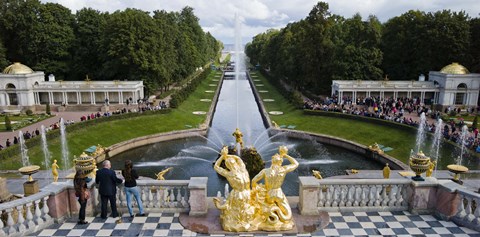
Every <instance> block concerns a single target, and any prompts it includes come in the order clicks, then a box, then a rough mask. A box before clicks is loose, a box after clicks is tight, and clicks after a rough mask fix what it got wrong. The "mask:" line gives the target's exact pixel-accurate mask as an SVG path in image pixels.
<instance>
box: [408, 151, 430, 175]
mask: <svg viewBox="0 0 480 237" xmlns="http://www.w3.org/2000/svg"><path fill="white" fill-rule="evenodd" d="M431 162H432V161H431V160H430V157H427V156H426V155H425V154H423V152H422V151H419V152H418V153H417V154H413V155H412V156H410V162H409V165H410V168H411V169H412V171H413V172H415V174H416V176H414V177H412V179H413V180H415V181H424V180H425V179H424V178H423V177H422V174H423V173H425V172H426V171H427V170H428V168H429V167H430V163H431Z"/></svg>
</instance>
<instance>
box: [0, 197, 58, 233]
mask: <svg viewBox="0 0 480 237" xmlns="http://www.w3.org/2000/svg"><path fill="white" fill-rule="evenodd" d="M49 198H50V192H40V193H36V194H33V195H31V196H28V197H25V198H22V199H17V200H14V201H10V202H6V203H3V204H0V214H1V220H0V236H25V235H27V234H30V233H33V232H35V231H38V230H40V229H42V228H45V227H46V226H48V225H51V224H53V218H52V217H51V216H50V214H49V212H50V210H49V207H48V204H47V203H48V199H49Z"/></svg>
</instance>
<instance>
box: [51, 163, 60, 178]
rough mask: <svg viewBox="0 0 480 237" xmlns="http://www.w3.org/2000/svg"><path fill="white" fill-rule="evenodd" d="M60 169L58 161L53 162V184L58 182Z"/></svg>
mask: <svg viewBox="0 0 480 237" xmlns="http://www.w3.org/2000/svg"><path fill="white" fill-rule="evenodd" d="M57 169H60V167H59V166H58V165H57V160H53V164H52V175H53V182H58V170H57Z"/></svg>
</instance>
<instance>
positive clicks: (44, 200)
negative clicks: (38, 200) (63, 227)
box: [42, 196, 52, 221]
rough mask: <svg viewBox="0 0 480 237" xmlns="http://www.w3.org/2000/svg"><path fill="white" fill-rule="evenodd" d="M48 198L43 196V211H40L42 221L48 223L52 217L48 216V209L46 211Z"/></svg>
mask: <svg viewBox="0 0 480 237" xmlns="http://www.w3.org/2000/svg"><path fill="white" fill-rule="evenodd" d="M49 198H50V197H49V196H45V197H43V209H42V212H43V219H44V220H45V221H48V220H50V219H52V217H51V216H50V214H49V212H50V209H48V202H47V201H48V199H49Z"/></svg>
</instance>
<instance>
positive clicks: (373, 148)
mask: <svg viewBox="0 0 480 237" xmlns="http://www.w3.org/2000/svg"><path fill="white" fill-rule="evenodd" d="M368 149H370V150H371V151H373V152H377V153H378V154H380V155H382V154H383V150H382V149H381V148H380V145H378V143H376V142H375V143H373V145H370V146H368Z"/></svg>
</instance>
